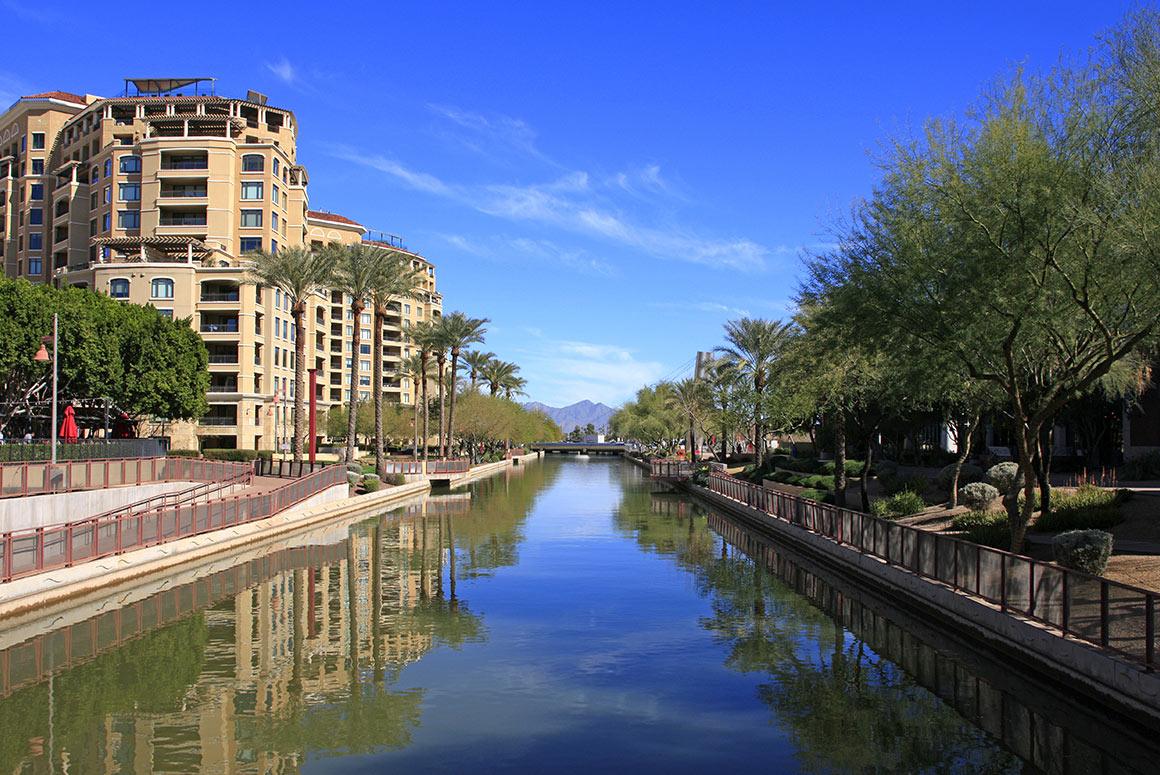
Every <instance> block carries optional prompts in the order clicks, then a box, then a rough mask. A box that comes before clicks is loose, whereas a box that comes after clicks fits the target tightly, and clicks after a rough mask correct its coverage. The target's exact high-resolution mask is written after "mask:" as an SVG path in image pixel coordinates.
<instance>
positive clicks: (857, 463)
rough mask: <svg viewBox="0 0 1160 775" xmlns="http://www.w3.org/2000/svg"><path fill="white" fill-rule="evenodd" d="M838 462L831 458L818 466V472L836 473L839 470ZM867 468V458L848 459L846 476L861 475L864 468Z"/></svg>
mask: <svg viewBox="0 0 1160 775" xmlns="http://www.w3.org/2000/svg"><path fill="white" fill-rule="evenodd" d="M837 468H838V466H837V464H836V463H835V462H834V461H833V460H831V461H829V462H826V463H822V464H820V465H818V466H817V472H818V473H820V474H834V473H836V472H837ZM864 468H866V461H865V460H847V461H846V476H861V475H862V470H863V469H864Z"/></svg>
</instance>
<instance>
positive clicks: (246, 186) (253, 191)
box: [242, 181, 262, 199]
mask: <svg viewBox="0 0 1160 775" xmlns="http://www.w3.org/2000/svg"><path fill="white" fill-rule="evenodd" d="M261 198H262V182H261V181H248V182H244V183H242V199H261Z"/></svg>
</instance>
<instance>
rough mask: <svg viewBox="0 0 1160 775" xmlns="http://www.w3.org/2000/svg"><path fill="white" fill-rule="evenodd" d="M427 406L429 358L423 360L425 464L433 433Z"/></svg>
mask: <svg viewBox="0 0 1160 775" xmlns="http://www.w3.org/2000/svg"><path fill="white" fill-rule="evenodd" d="M428 409H429V407H428V405H427V358H425V357H424V358H423V462H424V463H426V462H427V455H428V449H427V446H428V445H427V442H428V441H429V440H430V439H431V436H430V433H431V431H430V430H429V428H428V425H429V423H430V419H431V412H430V411H428Z"/></svg>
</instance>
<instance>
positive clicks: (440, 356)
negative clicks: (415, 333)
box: [431, 317, 449, 457]
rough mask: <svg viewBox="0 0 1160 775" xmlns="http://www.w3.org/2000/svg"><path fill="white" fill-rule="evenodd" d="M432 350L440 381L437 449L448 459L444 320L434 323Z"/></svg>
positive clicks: (440, 455) (445, 330) (446, 342)
mask: <svg viewBox="0 0 1160 775" xmlns="http://www.w3.org/2000/svg"><path fill="white" fill-rule="evenodd" d="M432 337H433V341H432V345H433V346H432V349H431V354H432V355H434V356H435V364H436V369H435V372H436V375H435V378H436V379H437V380H439V382H438V384H439V441H438V442H437V443H436V445H435V447H436V449H438V450H439V457H447V448H446V447H444V446H443V432H444V430H445V429H446V423H447V382H446V372H447V348H448V344H449V343H448V340H447V329H446V327H445V326H444V324H443V318H442V317H440V318H439V319H438V320H434V321H432Z"/></svg>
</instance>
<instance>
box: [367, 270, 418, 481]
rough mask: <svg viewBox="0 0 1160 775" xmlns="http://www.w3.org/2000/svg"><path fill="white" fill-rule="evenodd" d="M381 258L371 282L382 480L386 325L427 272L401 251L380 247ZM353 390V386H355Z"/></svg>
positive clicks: (373, 380)
mask: <svg viewBox="0 0 1160 775" xmlns="http://www.w3.org/2000/svg"><path fill="white" fill-rule="evenodd" d="M378 249H379V250H380V251H382V253H383V255H382V256H381V259H380V262H379V267H378V271H377V272H376V273H375V276H374V278H373V280H372V282H371V295H370V298H371V304H372V305H373V307H374V311H375V312H374V323H375V325H374V333H373V334H372V342H373V344H372V347H371V350H372V352H373V353H374V356H373V357H372V358H371V364H372V377H371V383H372V385H373V387H372V388H371V400H372V401H374V405H375V432H374V440H375V470H376V471H377V472H378V475H379V477H380V478H385V477H386V475H387V462H386V450H385V449H384V446H383V326H385V325H386V323H387V315H388V314H389V312H390V311H391V307H392V305H393V306H394V308H395V311H396V312H398V311H399V310H398V306H399V299H415V298H418V297H419V294H418V291H417V289H418V288H419V284H420V283H421V282H423V273H422V272H420V271H419V270H417V269H414V268H412V266H411V256H410V254H408V253H404V252H402V251H399V250H393V249H391V248H385V247H379V248H378ZM352 387H353V385H352Z"/></svg>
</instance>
